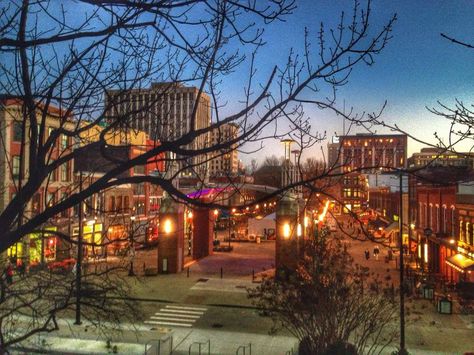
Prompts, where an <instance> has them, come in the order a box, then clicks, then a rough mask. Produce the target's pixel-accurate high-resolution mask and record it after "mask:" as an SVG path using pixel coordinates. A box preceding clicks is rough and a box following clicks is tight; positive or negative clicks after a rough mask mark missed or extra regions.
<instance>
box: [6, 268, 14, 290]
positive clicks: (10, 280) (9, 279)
mask: <svg viewBox="0 0 474 355" xmlns="http://www.w3.org/2000/svg"><path fill="white" fill-rule="evenodd" d="M5 280H6V281H7V285H11V284H12V283H13V266H12V264H11V263H7V266H6V267H5Z"/></svg>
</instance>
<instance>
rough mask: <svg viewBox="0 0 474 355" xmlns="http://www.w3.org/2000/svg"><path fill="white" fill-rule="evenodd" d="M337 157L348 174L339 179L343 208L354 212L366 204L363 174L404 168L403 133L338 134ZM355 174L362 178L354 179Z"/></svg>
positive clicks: (404, 145) (404, 138)
mask: <svg viewBox="0 0 474 355" xmlns="http://www.w3.org/2000/svg"><path fill="white" fill-rule="evenodd" d="M333 149H336V148H335V147H334V148H333ZM332 154H333V155H335V154H336V153H335V152H333V153H332ZM337 156H338V159H339V160H338V164H339V165H340V166H341V168H342V169H341V170H342V172H344V173H346V174H349V175H348V176H349V177H350V178H348V179H345V178H344V179H342V180H341V181H342V184H341V185H342V186H341V191H342V196H343V198H344V207H345V210H349V209H350V210H355V211H357V210H360V209H361V208H365V207H366V206H367V200H368V189H369V186H368V180H367V176H366V174H380V173H383V172H390V171H393V170H396V169H403V168H405V167H406V164H407V162H406V156H407V136H406V135H403V134H380V135H379V134H355V135H346V136H340V137H339V147H338V149H337ZM357 175H361V176H362V175H363V177H361V178H358V179H357V178H356V176H357ZM354 182H357V184H354Z"/></svg>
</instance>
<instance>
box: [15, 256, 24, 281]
mask: <svg viewBox="0 0 474 355" xmlns="http://www.w3.org/2000/svg"><path fill="white" fill-rule="evenodd" d="M25 267H26V265H25V262H24V261H23V259H18V262H17V265H16V268H17V270H18V274H19V275H20V277H23V276H25V271H26V270H25Z"/></svg>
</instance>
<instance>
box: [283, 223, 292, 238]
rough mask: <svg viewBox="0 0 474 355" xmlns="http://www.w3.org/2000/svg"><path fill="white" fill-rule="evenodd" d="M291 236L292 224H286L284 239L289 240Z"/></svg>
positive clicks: (284, 225)
mask: <svg viewBox="0 0 474 355" xmlns="http://www.w3.org/2000/svg"><path fill="white" fill-rule="evenodd" d="M290 234H291V229H290V224H289V223H288V222H286V223H285V224H283V237H284V238H285V239H288V238H290Z"/></svg>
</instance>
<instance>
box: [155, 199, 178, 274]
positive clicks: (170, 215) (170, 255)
mask: <svg viewBox="0 0 474 355" xmlns="http://www.w3.org/2000/svg"><path fill="white" fill-rule="evenodd" d="M158 237H159V239H158V240H159V242H158V243H159V244H158V272H160V273H172V274H175V273H178V272H181V271H182V270H183V264H184V214H183V207H182V206H181V205H179V204H177V203H176V202H174V201H173V200H172V199H171V198H165V199H163V201H162V203H161V207H160V228H159V233H158Z"/></svg>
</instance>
